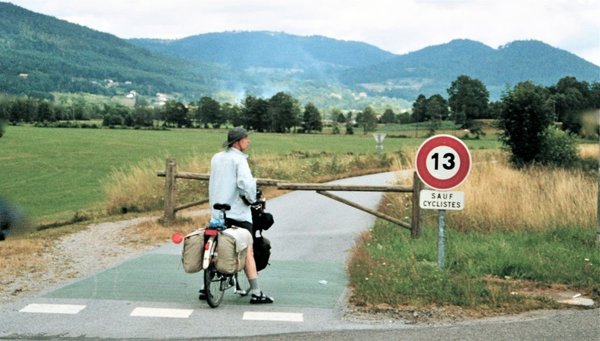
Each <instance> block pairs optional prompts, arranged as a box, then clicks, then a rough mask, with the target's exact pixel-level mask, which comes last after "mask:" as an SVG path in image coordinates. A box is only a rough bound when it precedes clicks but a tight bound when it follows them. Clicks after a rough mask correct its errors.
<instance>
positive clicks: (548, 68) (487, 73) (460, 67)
mask: <svg viewBox="0 0 600 341" xmlns="http://www.w3.org/2000/svg"><path fill="white" fill-rule="evenodd" d="M460 75H469V76H470V77H472V78H477V79H479V80H481V81H482V82H483V83H484V84H485V85H486V86H487V88H488V90H489V91H490V95H491V97H492V98H498V97H499V95H500V93H501V92H502V91H503V90H504V89H505V88H506V86H507V85H509V86H510V85H515V84H517V83H519V82H522V81H527V80H530V81H533V82H534V83H537V84H542V85H545V86H549V85H551V84H554V83H556V82H557V81H558V80H560V79H561V78H563V77H566V76H572V77H575V78H577V79H578V80H580V81H587V82H594V81H598V80H599V76H600V67H598V66H597V65H594V64H592V63H590V62H588V61H586V60H584V59H582V58H579V57H577V56H576V55H574V54H572V53H569V52H567V51H564V50H561V49H557V48H554V47H552V46H550V45H547V44H545V43H543V42H540V41H534V40H530V41H514V42H512V43H509V44H506V45H504V46H501V47H499V48H498V49H493V48H491V47H489V46H486V45H484V44H482V43H480V42H476V41H472V40H453V41H451V42H449V43H447V44H442V45H437V46H431V47H427V48H424V49H422V50H419V51H415V52H412V53H408V54H406V55H402V56H397V57H395V58H393V59H391V60H389V61H386V62H384V63H381V64H378V65H373V66H367V67H363V68H355V69H352V70H348V71H345V72H343V73H342V75H341V79H342V81H343V82H344V83H345V84H347V85H349V86H359V87H362V88H364V89H366V90H368V91H370V92H371V93H379V94H384V95H388V96H398V97H405V98H415V97H416V96H417V95H418V94H421V93H422V94H425V95H432V94H436V93H439V94H443V95H444V94H445V92H446V91H445V89H446V88H448V85H449V84H450V82H451V81H452V80H454V79H456V77H458V76H460Z"/></svg>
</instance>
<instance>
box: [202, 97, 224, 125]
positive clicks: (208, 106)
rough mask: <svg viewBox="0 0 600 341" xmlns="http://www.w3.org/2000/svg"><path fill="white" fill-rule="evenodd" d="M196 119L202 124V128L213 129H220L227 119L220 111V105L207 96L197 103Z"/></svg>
mask: <svg viewBox="0 0 600 341" xmlns="http://www.w3.org/2000/svg"><path fill="white" fill-rule="evenodd" d="M196 119H197V120H198V121H199V122H201V123H202V124H204V128H208V125H209V124H210V125H212V127H213V128H220V127H221V125H222V124H224V123H225V122H226V121H227V119H226V117H225V115H223V112H222V111H221V105H220V104H219V102H217V101H216V100H214V99H212V98H211V97H208V96H203V97H202V98H200V101H198V109H197V110H196Z"/></svg>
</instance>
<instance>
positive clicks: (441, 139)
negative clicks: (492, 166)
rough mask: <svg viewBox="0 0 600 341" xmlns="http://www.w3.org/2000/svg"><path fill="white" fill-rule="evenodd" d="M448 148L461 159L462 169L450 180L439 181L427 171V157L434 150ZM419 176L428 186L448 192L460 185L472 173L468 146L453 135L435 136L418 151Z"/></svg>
mask: <svg viewBox="0 0 600 341" xmlns="http://www.w3.org/2000/svg"><path fill="white" fill-rule="evenodd" d="M441 146H447V147H449V148H452V149H453V150H454V151H456V153H457V154H458V156H459V158H460V168H459V169H458V171H457V172H456V174H455V175H454V176H453V177H451V178H449V179H438V178H435V177H434V176H433V175H431V174H430V173H429V171H428V170H427V156H428V155H429V152H431V150H433V149H434V148H437V147H441ZM416 160H417V162H416V163H417V167H416V169H417V175H418V176H419V178H421V181H423V182H424V183H425V184H426V185H427V186H429V187H431V188H433V189H437V190H448V189H451V188H454V187H456V186H458V185H460V184H461V183H462V182H463V181H465V179H466V178H467V176H468V175H469V172H470V171H471V153H469V149H468V148H467V145H465V143H464V142H463V141H461V140H460V139H458V138H456V137H454V136H452V135H435V136H432V137H430V138H428V139H427V140H425V142H423V144H421V146H420V147H419V150H417V158H416Z"/></svg>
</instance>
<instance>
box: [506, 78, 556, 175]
mask: <svg viewBox="0 0 600 341" xmlns="http://www.w3.org/2000/svg"><path fill="white" fill-rule="evenodd" d="M501 100H502V103H503V104H502V111H501V113H500V117H499V120H498V124H499V126H500V128H501V129H502V133H501V140H502V142H503V143H504V145H506V146H507V147H508V148H509V149H510V150H511V153H512V156H511V161H512V162H513V164H515V165H517V166H523V165H527V164H531V163H533V162H535V161H536V160H537V157H538V154H539V153H540V151H541V150H542V144H543V143H544V131H545V130H546V128H547V127H548V126H549V125H550V124H551V123H552V121H553V116H554V115H553V113H552V107H551V105H552V104H551V103H552V102H551V101H550V100H549V92H548V90H547V89H546V88H544V87H541V86H536V85H534V84H533V83H532V82H531V81H527V82H522V83H519V84H517V85H516V86H515V87H514V89H512V90H509V91H508V93H506V94H505V95H503V96H502V99H501Z"/></svg>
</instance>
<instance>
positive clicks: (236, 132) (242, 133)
mask: <svg viewBox="0 0 600 341" xmlns="http://www.w3.org/2000/svg"><path fill="white" fill-rule="evenodd" d="M248 134H249V133H248V131H246V129H244V128H242V127H236V128H233V129H230V130H229V132H228V133H227V141H225V142H223V147H231V146H232V145H233V144H234V143H236V142H237V141H239V140H241V139H243V138H244V137H247V136H248Z"/></svg>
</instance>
